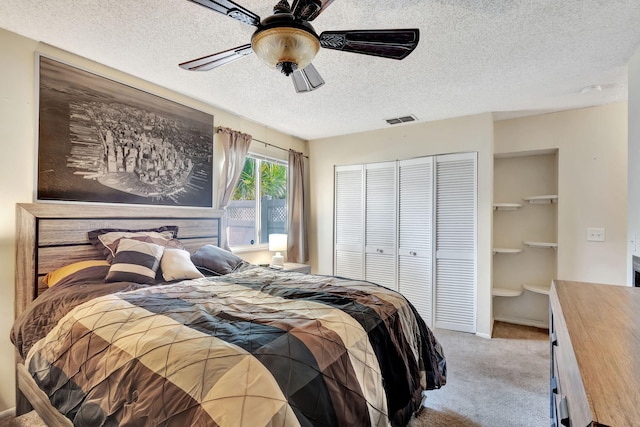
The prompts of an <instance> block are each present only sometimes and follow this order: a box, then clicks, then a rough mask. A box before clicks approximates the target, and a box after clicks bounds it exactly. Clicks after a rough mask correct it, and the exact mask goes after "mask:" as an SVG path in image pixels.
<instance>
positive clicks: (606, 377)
mask: <svg viewBox="0 0 640 427" xmlns="http://www.w3.org/2000/svg"><path fill="white" fill-rule="evenodd" d="M551 298H552V306H553V305H554V303H559V306H560V308H561V311H562V315H563V317H564V320H565V323H566V325H567V330H568V334H569V337H570V340H571V344H572V346H573V351H574V353H575V356H576V360H577V362H578V368H579V370H580V374H581V376H582V382H583V385H584V388H585V391H586V394H587V400H588V401H589V406H590V408H591V412H592V417H593V420H594V421H595V422H597V424H596V425H606V426H612V427H614V426H615V427H618V426H640V288H632V287H628V286H614V285H599V284H593V283H582V282H570V281H563V280H555V281H554V283H553V286H552V291H551ZM554 299H555V301H554ZM554 315H557V313H555V308H554Z"/></svg>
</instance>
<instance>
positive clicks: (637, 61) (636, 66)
mask: <svg viewBox="0 0 640 427" xmlns="http://www.w3.org/2000/svg"><path fill="white" fill-rule="evenodd" d="M628 120H629V156H628V157H629V158H628V170H629V176H628V181H627V182H628V209H627V212H628V215H627V230H628V231H627V233H628V236H627V237H628V238H627V242H628V251H627V253H628V254H629V256H628V260H627V273H628V275H627V277H628V279H627V280H628V282H627V283H628V284H630V285H631V284H633V282H632V277H631V270H632V269H631V254H635V255H638V256H640V241H639V239H640V48H638V50H636V53H635V54H634V55H633V56H632V57H631V60H630V61H629V113H628Z"/></svg>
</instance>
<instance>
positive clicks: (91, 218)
mask: <svg viewBox="0 0 640 427" xmlns="http://www.w3.org/2000/svg"><path fill="white" fill-rule="evenodd" d="M222 213H223V212H222V211H219V210H215V209H208V208H177V207H175V208H174V207H159V206H128V205H127V206H117V205H89V204H54V203H20V204H17V205H16V271H15V315H16V317H18V316H19V315H20V314H21V313H22V312H23V311H24V310H25V309H26V308H27V306H28V305H29V303H31V301H33V300H34V299H35V298H37V296H38V295H40V294H41V293H42V292H44V291H45V290H46V289H47V287H46V285H44V284H43V283H42V279H43V278H44V276H45V275H46V274H47V273H49V272H50V271H53V270H55V269H57V268H59V267H62V266H63V265H66V264H70V263H72V262H75V261H83V260H90V259H104V257H103V255H102V253H101V252H100V251H98V250H97V249H95V248H94V247H93V246H92V245H91V244H90V243H89V240H88V239H87V232H88V231H90V230H95V229H99V228H124V229H145V228H154V227H159V226H162V225H177V226H178V227H179V231H178V238H179V239H180V242H182V244H183V245H184V246H185V248H186V249H188V250H189V251H191V252H193V251H195V250H197V249H198V248H200V247H201V246H203V245H205V244H213V245H216V246H219V245H220V238H221V233H222V229H221V222H222V221H221V218H222ZM23 362H24V361H23V360H22V358H21V357H20V355H19V354H18V352H17V351H16V414H17V415H21V414H24V413H26V412H29V411H30V410H31V409H35V410H36V412H37V413H38V414H39V415H40V417H41V418H42V419H43V420H44V421H45V423H46V424H47V425H48V426H71V425H72V423H71V421H70V420H69V419H68V418H66V417H64V416H63V415H62V414H60V413H59V412H58V411H57V410H56V409H55V408H53V406H51V404H50V403H49V399H48V398H47V396H46V395H45V393H44V392H43V391H42V390H40V389H39V388H38V386H37V385H36V383H35V381H33V379H32V378H31V375H30V374H29V373H28V371H27V369H26V368H25V366H24V363H23Z"/></svg>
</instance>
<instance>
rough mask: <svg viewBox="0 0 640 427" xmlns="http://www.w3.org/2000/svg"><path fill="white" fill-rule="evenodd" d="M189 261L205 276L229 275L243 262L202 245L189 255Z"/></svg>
mask: <svg viewBox="0 0 640 427" xmlns="http://www.w3.org/2000/svg"><path fill="white" fill-rule="evenodd" d="M191 261H193V263H194V264H195V266H196V267H198V270H200V271H201V272H203V273H204V274H205V275H209V276H211V275H217V276H220V275H223V274H229V273H231V272H233V271H235V270H237V269H238V267H240V266H241V265H244V264H245V261H244V260H243V259H242V258H240V257H237V256H236V255H234V254H232V253H231V252H229V251H226V250H224V249H222V248H219V247H217V246H214V245H204V246H203V247H201V248H200V249H198V250H197V251H196V252H195V253H194V254H193V255H191Z"/></svg>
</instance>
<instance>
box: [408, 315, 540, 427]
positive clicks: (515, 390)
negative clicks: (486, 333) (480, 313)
mask: <svg viewBox="0 0 640 427" xmlns="http://www.w3.org/2000/svg"><path fill="white" fill-rule="evenodd" d="M434 334H435V335H436V337H437V338H438V339H439V340H440V342H441V343H442V346H443V348H444V351H445V356H446V358H447V366H448V371H449V372H448V376H447V385H445V386H444V387H443V388H442V389H440V390H433V391H430V392H427V400H426V406H427V408H425V409H424V410H423V411H422V412H421V413H420V414H419V415H418V416H417V417H416V419H414V420H412V421H411V422H410V423H409V427H433V426H436V427H437V426H443V427H444V426H447V427H467V426H469V427H474V426H487V427H489V426H491V427H503V426H504V427H513V426H517V427H529V426H530V427H539V426H548V425H549V422H550V421H549V341H548V331H547V330H546V329H538V328H531V327H526V326H517V325H510V324H508V323H500V322H496V325H495V327H494V333H493V339H491V340H488V339H485V338H479V337H476V336H474V335H471V334H464V333H460V332H453V331H446V330H441V329H437V330H435V331H434Z"/></svg>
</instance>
